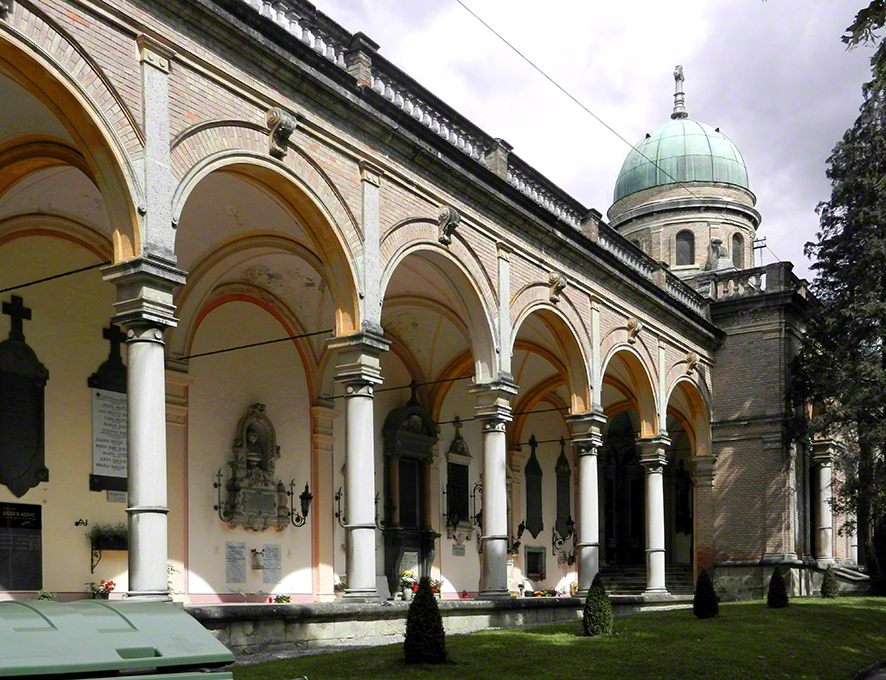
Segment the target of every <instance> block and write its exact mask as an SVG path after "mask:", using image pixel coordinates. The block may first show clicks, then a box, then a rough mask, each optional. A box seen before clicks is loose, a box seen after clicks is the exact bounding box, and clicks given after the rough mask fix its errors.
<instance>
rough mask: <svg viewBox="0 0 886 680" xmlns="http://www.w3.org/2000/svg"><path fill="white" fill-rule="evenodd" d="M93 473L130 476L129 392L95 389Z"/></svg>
mask: <svg viewBox="0 0 886 680" xmlns="http://www.w3.org/2000/svg"><path fill="white" fill-rule="evenodd" d="M90 392H92V474H94V475H104V476H105V477H124V478H125V477H126V474H127V448H126V395H125V394H123V393H121V392H109V391H107V390H96V389H91V390H90Z"/></svg>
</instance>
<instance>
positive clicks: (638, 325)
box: [625, 317, 643, 345]
mask: <svg viewBox="0 0 886 680" xmlns="http://www.w3.org/2000/svg"><path fill="white" fill-rule="evenodd" d="M625 327H626V328H627V329H628V342H629V343H630V344H632V345H633V344H634V343H635V342H637V336H639V335H640V331H642V330H643V322H642V321H640V320H639V319H635V318H633V317H631V318H630V319H628V320H627V323H625Z"/></svg>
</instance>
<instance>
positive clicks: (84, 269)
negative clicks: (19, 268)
mask: <svg viewBox="0 0 886 680" xmlns="http://www.w3.org/2000/svg"><path fill="white" fill-rule="evenodd" d="M109 264H111V263H110V261H108V262H99V263H98V264H92V265H89V266H88V267H80V269H72V270H71V271H69V272H63V273H61V274H55V275H53V276H47V277H44V278H42V279H36V280H34V281H29V282H28V283H22V284H20V285H18V286H10V287H9V288H4V289H3V290H0V294H3V293H8V292H9V291H12V290H20V289H21V288H27V287H28V286H36V285H37V284H38V283H46V282H47V281H54V280H55V279H61V278H63V277H65V276H71V275H72V274H79V273H80V272H88V271H89V270H91V269H98V268H99V267H104V266H105V265H109Z"/></svg>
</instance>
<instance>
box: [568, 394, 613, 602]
mask: <svg viewBox="0 0 886 680" xmlns="http://www.w3.org/2000/svg"><path fill="white" fill-rule="evenodd" d="M567 420H568V421H569V422H570V423H571V424H572V429H573V435H572V445H573V446H574V447H575V448H576V450H577V453H578V483H579V494H578V499H579V508H578V543H577V545H576V547H577V548H578V593H577V595H578V597H587V594H588V589H589V588H590V587H591V582H592V581H593V580H594V576H596V574H597V572H598V571H599V569H600V499H599V489H600V486H599V481H598V479H597V454H598V453H599V451H600V447H602V446H603V427H604V426H605V425H606V416H604V415H603V413H602V412H600V411H592V412H589V413H580V414H577V415H574V416H569V417H568V418H567Z"/></svg>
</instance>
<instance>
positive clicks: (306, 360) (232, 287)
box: [186, 284, 318, 404]
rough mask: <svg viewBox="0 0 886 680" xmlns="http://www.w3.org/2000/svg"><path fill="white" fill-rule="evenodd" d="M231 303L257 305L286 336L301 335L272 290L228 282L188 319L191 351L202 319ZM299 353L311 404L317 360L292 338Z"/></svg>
mask: <svg viewBox="0 0 886 680" xmlns="http://www.w3.org/2000/svg"><path fill="white" fill-rule="evenodd" d="M231 302H248V303H250V304H253V305H256V306H257V307H260V308H261V309H263V310H264V311H266V312H267V313H268V314H270V315H271V316H272V317H274V319H276V321H277V322H278V323H279V324H280V326H281V327H282V328H283V331H284V332H285V333H286V334H287V335H289V336H293V335H301V334H302V333H304V328H303V327H302V326H301V324H300V322H299V320H298V319H297V318H296V316H295V315H294V314H293V313H292V312H291V310H290V309H289V308H288V307H286V305H285V304H284V303H283V302H282V301H281V300H279V299H278V298H277V297H275V296H274V295H273V294H272V293H269V292H268V291H266V290H263V289H261V288H258V287H256V286H250V285H247V284H227V285H224V286H220V287H219V288H217V289H215V291H214V294H213V295H212V296H211V297H210V298H209V299H208V300H206V301H205V304H204V305H203V307H201V308H200V310H199V313H198V314H197V315H196V316H195V317H194V318H193V319H192V320H191V323H190V325H189V326H188V327H187V331H188V332H187V336H186V337H187V345H186V347H187V349H188V350H190V348H191V346H192V344H193V341H194V338H195V337H196V336H197V331H198V330H199V328H200V324H201V323H202V322H203V320H204V319H205V318H206V317H207V316H208V315H209V314H210V313H211V312H212V311H213V310H215V309H218V308H219V307H221V306H222V305H225V304H229V303H231ZM291 342H292V344H293V345H294V346H295V349H296V351H297V352H298V356H299V358H300V360H301V364H302V368H303V369H304V372H305V381H306V383H307V386H308V396H309V399H310V403H312V404H313V403H314V401H315V399H316V396H317V393H318V392H317V383H318V378H317V361H316V357H315V356H314V354H313V352H312V351H311V348H310V347H306V346H305V345H304V344H303V342H304V341H303V340H292V341H291Z"/></svg>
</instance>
